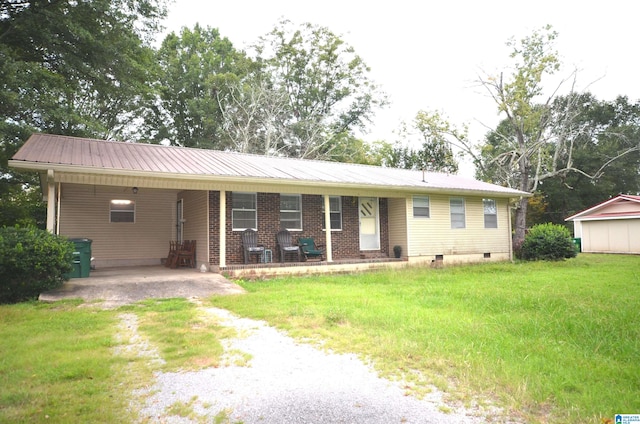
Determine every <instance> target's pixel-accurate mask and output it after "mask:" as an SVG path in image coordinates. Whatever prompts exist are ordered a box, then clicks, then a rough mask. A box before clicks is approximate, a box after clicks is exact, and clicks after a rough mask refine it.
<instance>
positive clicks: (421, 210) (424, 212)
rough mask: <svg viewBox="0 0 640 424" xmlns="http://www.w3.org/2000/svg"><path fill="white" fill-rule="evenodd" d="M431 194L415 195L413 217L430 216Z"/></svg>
mask: <svg viewBox="0 0 640 424" xmlns="http://www.w3.org/2000/svg"><path fill="white" fill-rule="evenodd" d="M429 214H430V211H429V196H413V217H414V218H429Z"/></svg>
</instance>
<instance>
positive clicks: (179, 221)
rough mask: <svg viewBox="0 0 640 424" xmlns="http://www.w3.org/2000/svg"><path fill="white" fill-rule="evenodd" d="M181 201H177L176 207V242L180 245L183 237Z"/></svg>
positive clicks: (182, 202)
mask: <svg viewBox="0 0 640 424" xmlns="http://www.w3.org/2000/svg"><path fill="white" fill-rule="evenodd" d="M183 204H184V201H183V199H180V200H178V203H177V205H176V218H177V221H176V240H177V241H179V242H180V243H182V238H183V237H184V218H183V215H182V214H183Z"/></svg>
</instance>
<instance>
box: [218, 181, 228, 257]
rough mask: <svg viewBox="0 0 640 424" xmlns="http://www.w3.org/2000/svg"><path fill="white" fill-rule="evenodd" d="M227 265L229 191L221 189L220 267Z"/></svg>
mask: <svg viewBox="0 0 640 424" xmlns="http://www.w3.org/2000/svg"><path fill="white" fill-rule="evenodd" d="M225 266H227V192H226V191H224V190H220V268H223V267H225Z"/></svg>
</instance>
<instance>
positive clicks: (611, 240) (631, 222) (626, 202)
mask: <svg viewBox="0 0 640 424" xmlns="http://www.w3.org/2000/svg"><path fill="white" fill-rule="evenodd" d="M566 221H572V222H573V228H574V236H575V237H576V238H579V239H581V245H582V252H590V253H634V254H640V196H633V195H628V194H620V195H618V196H616V197H613V198H611V199H609V200H607V201H605V202H602V203H599V204H597V205H595V206H592V207H590V208H588V209H586V210H584V211H582V212H579V213H577V214H575V215H573V216H570V217H568V218H567V219H566Z"/></svg>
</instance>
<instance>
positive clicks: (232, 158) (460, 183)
mask: <svg viewBox="0 0 640 424" xmlns="http://www.w3.org/2000/svg"><path fill="white" fill-rule="evenodd" d="M9 164H10V165H11V166H13V167H17V168H24V169H32V170H40V171H43V170H48V169H53V170H55V171H59V172H67V173H73V172H77V173H82V172H89V171H92V172H95V170H109V171H110V172H111V173H113V172H115V173H118V174H121V175H127V174H133V173H135V174H136V175H140V174H141V173H143V174H146V173H149V174H153V175H155V176H158V175H162V177H166V178H171V177H180V178H185V177H187V178H188V177H194V178H198V179H201V178H206V179H209V180H211V181H216V180H220V181H223V180H225V179H228V178H236V179H237V178H242V179H244V180H254V179H255V180H256V181H260V182H265V181H266V180H268V181H270V182H273V183H278V184H280V183H281V184H287V182H289V183H294V182H295V183H297V184H300V183H305V182H308V183H313V184H315V185H327V186H335V185H339V186H345V187H348V186H358V187H370V188H384V189H387V190H389V189H392V190H394V189H402V190H413V189H415V191H416V192H428V191H434V190H435V191H452V192H473V193H475V194H478V195H483V194H492V195H494V196H499V197H519V196H530V194H529V193H526V192H522V191H519V190H514V189H511V188H506V187H501V186H498V185H495V184H489V183H485V182H482V181H477V180H474V179H471V178H465V177H461V176H457V175H449V174H444V173H434V172H425V173H423V172H422V171H413V170H405V169H396V168H384V167H379V166H369V165H358V164H350V163H340V162H328V161H318V160H307V159H294V158H283V157H273V156H260V155H250V154H242V153H236V152H226V151H217V150H203V149H194V148H184V147H169V146H161V145H155V144H143V143H129V142H119V141H104V140H95V139H88V138H78V137H69V136H61V135H50V134H33V135H32V136H31V137H30V138H29V139H28V140H27V141H26V143H25V144H24V145H23V146H22V148H21V149H20V150H19V151H18V152H17V153H16V154H15V155H14V156H13V158H12V160H11V161H10V162H9ZM423 175H424V180H423Z"/></svg>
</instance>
